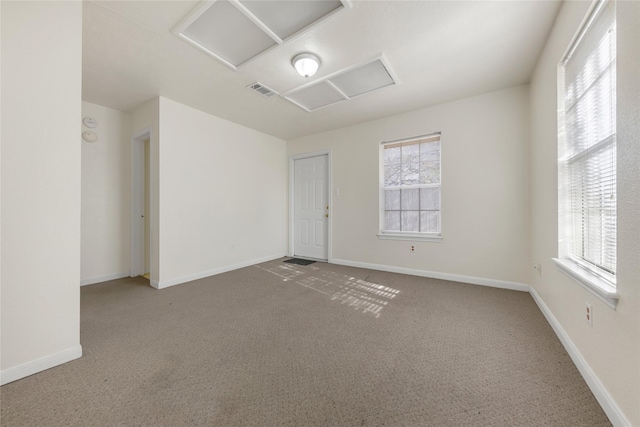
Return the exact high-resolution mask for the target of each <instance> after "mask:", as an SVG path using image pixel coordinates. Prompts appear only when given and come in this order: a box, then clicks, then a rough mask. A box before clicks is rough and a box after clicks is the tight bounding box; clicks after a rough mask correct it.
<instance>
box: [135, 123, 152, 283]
mask: <svg viewBox="0 0 640 427" xmlns="http://www.w3.org/2000/svg"><path fill="white" fill-rule="evenodd" d="M150 141H151V130H150V129H147V130H145V131H142V132H141V133H139V134H137V135H136V136H134V137H133V138H132V139H131V150H132V151H131V166H132V169H131V172H132V173H131V183H132V188H131V190H132V191H131V277H137V276H143V277H145V278H147V279H149V281H150V283H151V284H152V285H153V283H154V280H153V279H154V278H153V277H152V271H153V269H152V259H153V258H152V248H153V245H152V242H153V233H152V229H153V226H152V219H153V212H152V208H151V207H152V206H153V204H152V200H151V194H152V191H151V190H152V183H151V151H152V148H151V142H150ZM156 280H157V279H156Z"/></svg>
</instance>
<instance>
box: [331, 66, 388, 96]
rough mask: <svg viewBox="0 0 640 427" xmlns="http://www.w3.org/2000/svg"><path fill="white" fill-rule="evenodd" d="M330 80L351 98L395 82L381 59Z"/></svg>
mask: <svg viewBox="0 0 640 427" xmlns="http://www.w3.org/2000/svg"><path fill="white" fill-rule="evenodd" d="M328 80H329V81H330V82H331V83H333V85H335V87H337V88H338V89H339V90H341V91H342V92H343V93H344V94H345V95H347V96H348V97H349V98H353V97H354V96H358V95H362V94H364V93H367V92H371V91H374V90H376V89H381V88H383V87H386V86H390V85H392V84H395V82H394V81H393V78H392V77H391V75H390V74H389V72H388V71H387V69H386V68H385V66H384V64H383V63H382V61H381V60H379V59H378V60H375V61H373V62H370V63H368V64H365V65H363V66H361V67H358V68H355V69H353V70H351V71H346V72H344V73H342V74H339V75H337V76H335V77H333V78H330V79H328Z"/></svg>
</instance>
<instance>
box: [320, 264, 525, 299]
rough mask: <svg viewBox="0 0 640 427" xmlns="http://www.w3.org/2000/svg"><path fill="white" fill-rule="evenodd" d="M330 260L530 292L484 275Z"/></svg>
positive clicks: (374, 268)
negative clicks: (476, 275)
mask: <svg viewBox="0 0 640 427" xmlns="http://www.w3.org/2000/svg"><path fill="white" fill-rule="evenodd" d="M329 262H330V263H332V264H338V265H346V266H349V267H358V268H367V269H369V270H379V271H388V272H390V273H400V274H409V275H411V276H420V277H430V278H432V279H441V280H450V281H452V282H462V283H469V284H472V285H480V286H489V287H492V288H500V289H509V290H512V291H521V292H529V285H525V284H524V283H518V282H508V281H506V280H496V279H486V278H483V277H474V276H463V275H461V274H449V273H440V272H437V271H428V270H418V269H413V268H404V267H395V266H392V265H383V264H370V263H367V262H358V261H348V260H344V259H335V258H334V259H333V260H331V261H329Z"/></svg>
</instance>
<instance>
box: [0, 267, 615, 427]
mask: <svg viewBox="0 0 640 427" xmlns="http://www.w3.org/2000/svg"><path fill="white" fill-rule="evenodd" d="M81 344H82V347H83V351H84V356H83V357H82V358H80V359H78V360H75V361H73V362H70V363H67V364H64V365H61V366H58V367H56V368H53V369H49V370H47V371H45V372H41V373H39V374H36V375H33V376H30V377H27V378H24V379H22V380H19V381H16V382H13V383H10V384H7V385H5V386H3V387H2V388H1V389H0V393H1V395H0V398H1V403H0V407H1V423H2V425H3V426H147V425H148V426H181V425H210V426H543V425H545V426H605V425H610V424H609V421H608V420H607V417H606V415H605V414H604V412H603V411H602V409H601V408H600V406H599V405H598V403H597V401H596V400H595V398H594V397H593V395H592V393H591V392H590V390H589V388H588V387H587V385H586V383H585V382H584V380H583V379H582V377H581V376H580V374H579V372H578V371H577V369H576V367H575V365H574V364H573V363H572V361H571V359H570V358H569V356H568V355H567V353H566V352H565V351H564V348H563V347H562V344H561V343H560V341H559V340H558V339H557V337H556V336H555V334H554V333H553V330H552V329H551V327H550V326H549V325H548V323H547V322H546V320H545V318H544V317H543V315H542V314H541V313H540V311H539V309H538V308H537V306H536V304H535V303H534V301H533V300H532V298H531V297H530V295H529V294H527V293H524V292H516V291H508V290H502V289H493V288H488V287H483V286H475V285H468V284H463V283H456V282H447V281H443V280H435V279H428V278H423V277H415V276H406V275H401V274H393V273H385V272H379V271H371V270H365V269H358V268H351V267H344V266H337V265H331V264H325V263H315V264H312V265H309V266H299V265H293V264H285V263H283V262H282V259H280V260H275V261H272V262H268V263H264V264H259V265H256V266H252V267H247V268H243V269H240V270H236V271H232V272H229V273H225V274H220V275H217V276H213V277H208V278H205V279H202V280H197V281H194V282H190V283H186V284H182V285H179V286H174V287H171V288H167V289H163V290H160V291H158V290H155V289H153V288H151V287H149V286H148V281H147V280H145V279H143V278H134V279H121V280H115V281H111V282H105V283H102V284H97V285H92V286H86V287H83V288H82V290H81Z"/></svg>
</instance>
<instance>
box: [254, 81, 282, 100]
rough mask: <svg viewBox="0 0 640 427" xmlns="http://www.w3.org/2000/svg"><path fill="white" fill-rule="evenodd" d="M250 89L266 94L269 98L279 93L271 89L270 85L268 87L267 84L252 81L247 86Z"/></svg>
mask: <svg viewBox="0 0 640 427" xmlns="http://www.w3.org/2000/svg"><path fill="white" fill-rule="evenodd" d="M247 87H248V88H249V89H251V90H253V91H256V92H258V93H259V94H260V95H262V96H265V97H267V98H270V97H272V96H273V95H277V93H276V92H275V91H273V90H271V89H269V88H268V87H266V86H265V85H263V84H262V83H258V82H255V83H251V84H250V85H249V86H247Z"/></svg>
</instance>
